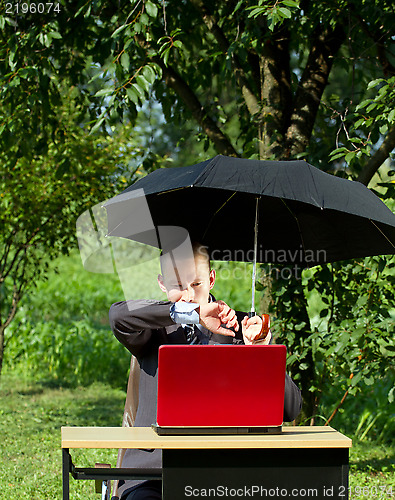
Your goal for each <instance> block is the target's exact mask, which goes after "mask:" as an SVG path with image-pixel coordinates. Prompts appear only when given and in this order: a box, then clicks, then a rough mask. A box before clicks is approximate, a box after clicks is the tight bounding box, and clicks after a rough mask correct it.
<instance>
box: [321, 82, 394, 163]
mask: <svg viewBox="0 0 395 500" xmlns="http://www.w3.org/2000/svg"><path fill="white" fill-rule="evenodd" d="M368 95H371V97H367V98H366V99H364V100H363V101H361V102H359V104H357V105H356V106H353V108H354V109H351V110H350V111H351V113H348V115H347V117H346V118H345V120H344V121H343V125H344V128H345V130H346V141H345V142H346V143H347V147H346V146H341V147H338V148H337V149H335V150H334V151H332V152H331V154H330V159H331V161H335V160H339V159H341V158H344V160H345V161H346V162H347V164H348V165H353V164H354V163H355V162H356V161H359V160H361V158H362V156H366V157H369V156H370V154H371V151H372V149H373V148H374V143H375V142H377V140H378V138H379V135H378V132H379V133H380V135H381V136H385V135H386V134H387V133H388V131H389V130H391V129H392V128H394V127H395V109H394V102H395V76H393V77H391V78H386V79H385V78H377V79H375V80H372V81H371V82H369V83H368V84H367V88H366V96H368ZM352 111H353V112H352Z"/></svg>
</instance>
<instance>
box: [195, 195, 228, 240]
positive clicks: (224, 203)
mask: <svg viewBox="0 0 395 500" xmlns="http://www.w3.org/2000/svg"><path fill="white" fill-rule="evenodd" d="M235 194H236V191H235V192H234V193H232V194H231V195H230V196H229V198H228V199H227V200H226V201H224V202H223V203H222V205H221V206H220V207H219V208H218V210H217V211H216V212H214V214H213V215H212V216H211V219H210V221H209V223H208V224H207V227H206V230H205V231H204V233H203V236H202V240H203V241H204V238H205V236H206V234H207V231H208V230H209V229H210V226H211V223H212V222H213V219H214V217H215V216H216V215H217V213H218V212H220V211H221V210H222V209H223V208H224V206H225V205H226V204H227V203H228V202H229V201H230V200H231V199H232V198H233V196H234V195H235Z"/></svg>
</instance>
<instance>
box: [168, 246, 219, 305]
mask: <svg viewBox="0 0 395 500" xmlns="http://www.w3.org/2000/svg"><path fill="white" fill-rule="evenodd" d="M162 272H163V275H159V277H158V282H159V286H160V288H161V290H162V291H163V292H165V293H166V294H167V298H168V299H169V300H170V301H171V302H179V301H184V302H195V303H198V304H207V302H208V300H209V293H210V290H211V289H212V288H213V286H214V282H215V271H214V270H213V269H212V270H211V271H210V269H209V262H208V259H207V257H206V256H205V255H201V254H195V255H194V256H191V257H189V258H185V259H181V260H179V261H177V262H176V263H174V262H173V261H172V259H171V257H170V256H166V258H165V259H164V261H163V262H162Z"/></svg>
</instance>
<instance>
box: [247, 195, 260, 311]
mask: <svg viewBox="0 0 395 500" xmlns="http://www.w3.org/2000/svg"><path fill="white" fill-rule="evenodd" d="M258 208H259V198H258V197H257V198H256V203H255V226H254V261H253V264H252V292H251V312H250V313H249V315H248V316H249V317H250V318H251V317H252V316H255V281H256V256H257V253H258V214H259V211H258Z"/></svg>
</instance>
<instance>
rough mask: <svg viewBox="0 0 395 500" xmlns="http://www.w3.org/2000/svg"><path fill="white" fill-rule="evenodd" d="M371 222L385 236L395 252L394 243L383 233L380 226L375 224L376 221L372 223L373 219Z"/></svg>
mask: <svg viewBox="0 0 395 500" xmlns="http://www.w3.org/2000/svg"><path fill="white" fill-rule="evenodd" d="M369 220H370V222H371V223H372V224H373V226H374V227H375V228H376V229H378V230H379V231H380V233H381V234H382V235H383V236H384V238H385V239H386V240H387V241H388V243H389V244H390V245H391V246H392V248H393V249H394V250H395V245H394V244H393V243H392V241H391V240H390V239H389V238H388V237H387V236H386V235H385V234H384V233H383V231H382V230H381V229H380V228H379V226H378V225H377V224H375V223H374V221H372V219H369Z"/></svg>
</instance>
